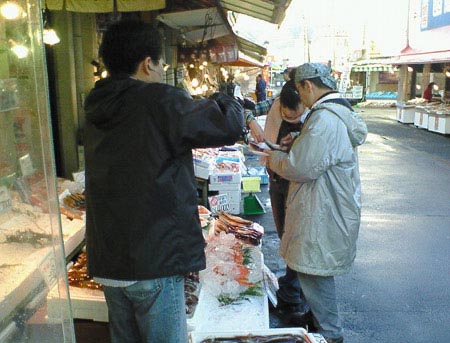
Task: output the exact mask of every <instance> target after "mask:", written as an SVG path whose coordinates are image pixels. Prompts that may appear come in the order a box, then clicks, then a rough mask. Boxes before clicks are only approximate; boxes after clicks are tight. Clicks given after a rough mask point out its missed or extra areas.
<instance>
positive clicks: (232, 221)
mask: <svg viewBox="0 0 450 343" xmlns="http://www.w3.org/2000/svg"><path fill="white" fill-rule="evenodd" d="M220 232H225V233H232V234H234V236H235V237H236V238H239V239H241V240H243V241H245V242H248V243H251V244H253V245H259V244H260V243H261V238H262V236H263V234H264V229H263V227H262V226H261V225H259V224H257V223H254V222H252V221H250V220H247V219H243V218H241V217H238V216H235V215H232V214H229V213H226V212H224V211H221V212H220V213H219V214H218V218H217V220H216V221H215V223H214V233H215V234H216V235H218V234H220Z"/></svg>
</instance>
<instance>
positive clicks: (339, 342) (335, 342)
mask: <svg viewBox="0 0 450 343" xmlns="http://www.w3.org/2000/svg"><path fill="white" fill-rule="evenodd" d="M324 338H325V340H326V341H327V343H343V342H344V337H337V338H328V337H324Z"/></svg>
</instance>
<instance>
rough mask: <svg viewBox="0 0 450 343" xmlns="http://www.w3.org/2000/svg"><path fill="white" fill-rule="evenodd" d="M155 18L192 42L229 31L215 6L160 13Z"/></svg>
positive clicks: (198, 41)
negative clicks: (178, 31)
mask: <svg viewBox="0 0 450 343" xmlns="http://www.w3.org/2000/svg"><path fill="white" fill-rule="evenodd" d="M156 19H157V20H159V21H161V22H162V23H164V24H166V25H167V26H169V27H171V28H173V29H176V30H180V31H181V33H182V34H184V36H185V37H186V39H187V40H188V41H190V42H193V43H200V42H202V41H208V40H210V39H214V38H218V37H221V36H225V35H227V34H229V33H230V30H229V28H228V25H227V24H226V23H225V21H224V19H223V17H222V15H221V14H220V13H219V10H218V9H217V7H209V8H201V9H196V10H191V11H182V12H172V13H162V14H160V15H158V16H157V17H156Z"/></svg>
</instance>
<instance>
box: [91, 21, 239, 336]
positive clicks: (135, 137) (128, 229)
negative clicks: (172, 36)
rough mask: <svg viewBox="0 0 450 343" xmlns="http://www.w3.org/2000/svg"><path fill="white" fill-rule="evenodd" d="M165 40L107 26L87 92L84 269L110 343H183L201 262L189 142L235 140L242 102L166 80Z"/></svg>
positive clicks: (148, 30) (130, 26)
mask: <svg viewBox="0 0 450 343" xmlns="http://www.w3.org/2000/svg"><path fill="white" fill-rule="evenodd" d="M161 56H162V46H161V38H160V36H159V34H158V31H157V30H156V29H154V28H153V27H152V26H151V25H149V24H145V23H142V22H137V21H122V22H117V23H115V24H113V25H111V26H110V27H109V28H108V30H107V31H106V32H105V33H104V36H103V40H102V43H101V46H100V57H101V58H102V59H103V62H104V64H105V66H106V68H107V70H108V72H109V75H110V76H109V77H108V78H106V79H103V80H100V81H98V82H97V83H96V85H95V88H94V89H93V90H92V91H91V93H90V94H89V96H88V97H87V99H86V104H85V110H86V128H85V158H86V207H87V208H86V214H87V217H86V241H87V256H88V268H89V274H90V275H91V276H93V277H94V278H95V279H96V280H97V281H99V282H101V283H102V284H103V285H104V292H105V298H106V302H107V304H108V312H109V324H110V332H111V336H112V342H170V343H181V342H183V343H184V342H187V328H186V314H185V299H184V281H183V280H184V278H183V276H184V275H185V274H186V273H188V272H195V271H199V270H201V269H203V268H205V254H204V244H205V243H204V240H203V236H202V232H201V228H200V223H199V219H198V209H197V202H196V186H195V178H194V169H193V164H192V149H193V148H203V147H219V146H222V145H227V144H233V143H234V142H235V141H236V140H237V139H238V138H239V137H240V135H241V133H242V130H243V108H242V107H241V106H240V105H239V103H238V102H237V101H235V100H233V99H232V98H231V97H228V96H226V95H223V94H221V95H217V96H216V97H215V100H211V99H202V100H193V99H192V98H191V96H190V95H189V94H188V93H186V92H185V91H183V90H181V89H178V88H175V87H172V86H169V85H166V84H162V83H161V81H162V77H163V73H164V71H163V61H162V59H161Z"/></svg>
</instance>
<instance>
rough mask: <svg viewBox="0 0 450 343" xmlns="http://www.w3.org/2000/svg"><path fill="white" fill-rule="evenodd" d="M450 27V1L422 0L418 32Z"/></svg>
mask: <svg viewBox="0 0 450 343" xmlns="http://www.w3.org/2000/svg"><path fill="white" fill-rule="evenodd" d="M444 26H450V0H422V3H421V21H420V30H421V31H426V30H431V29H436V28H439V27H444Z"/></svg>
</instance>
